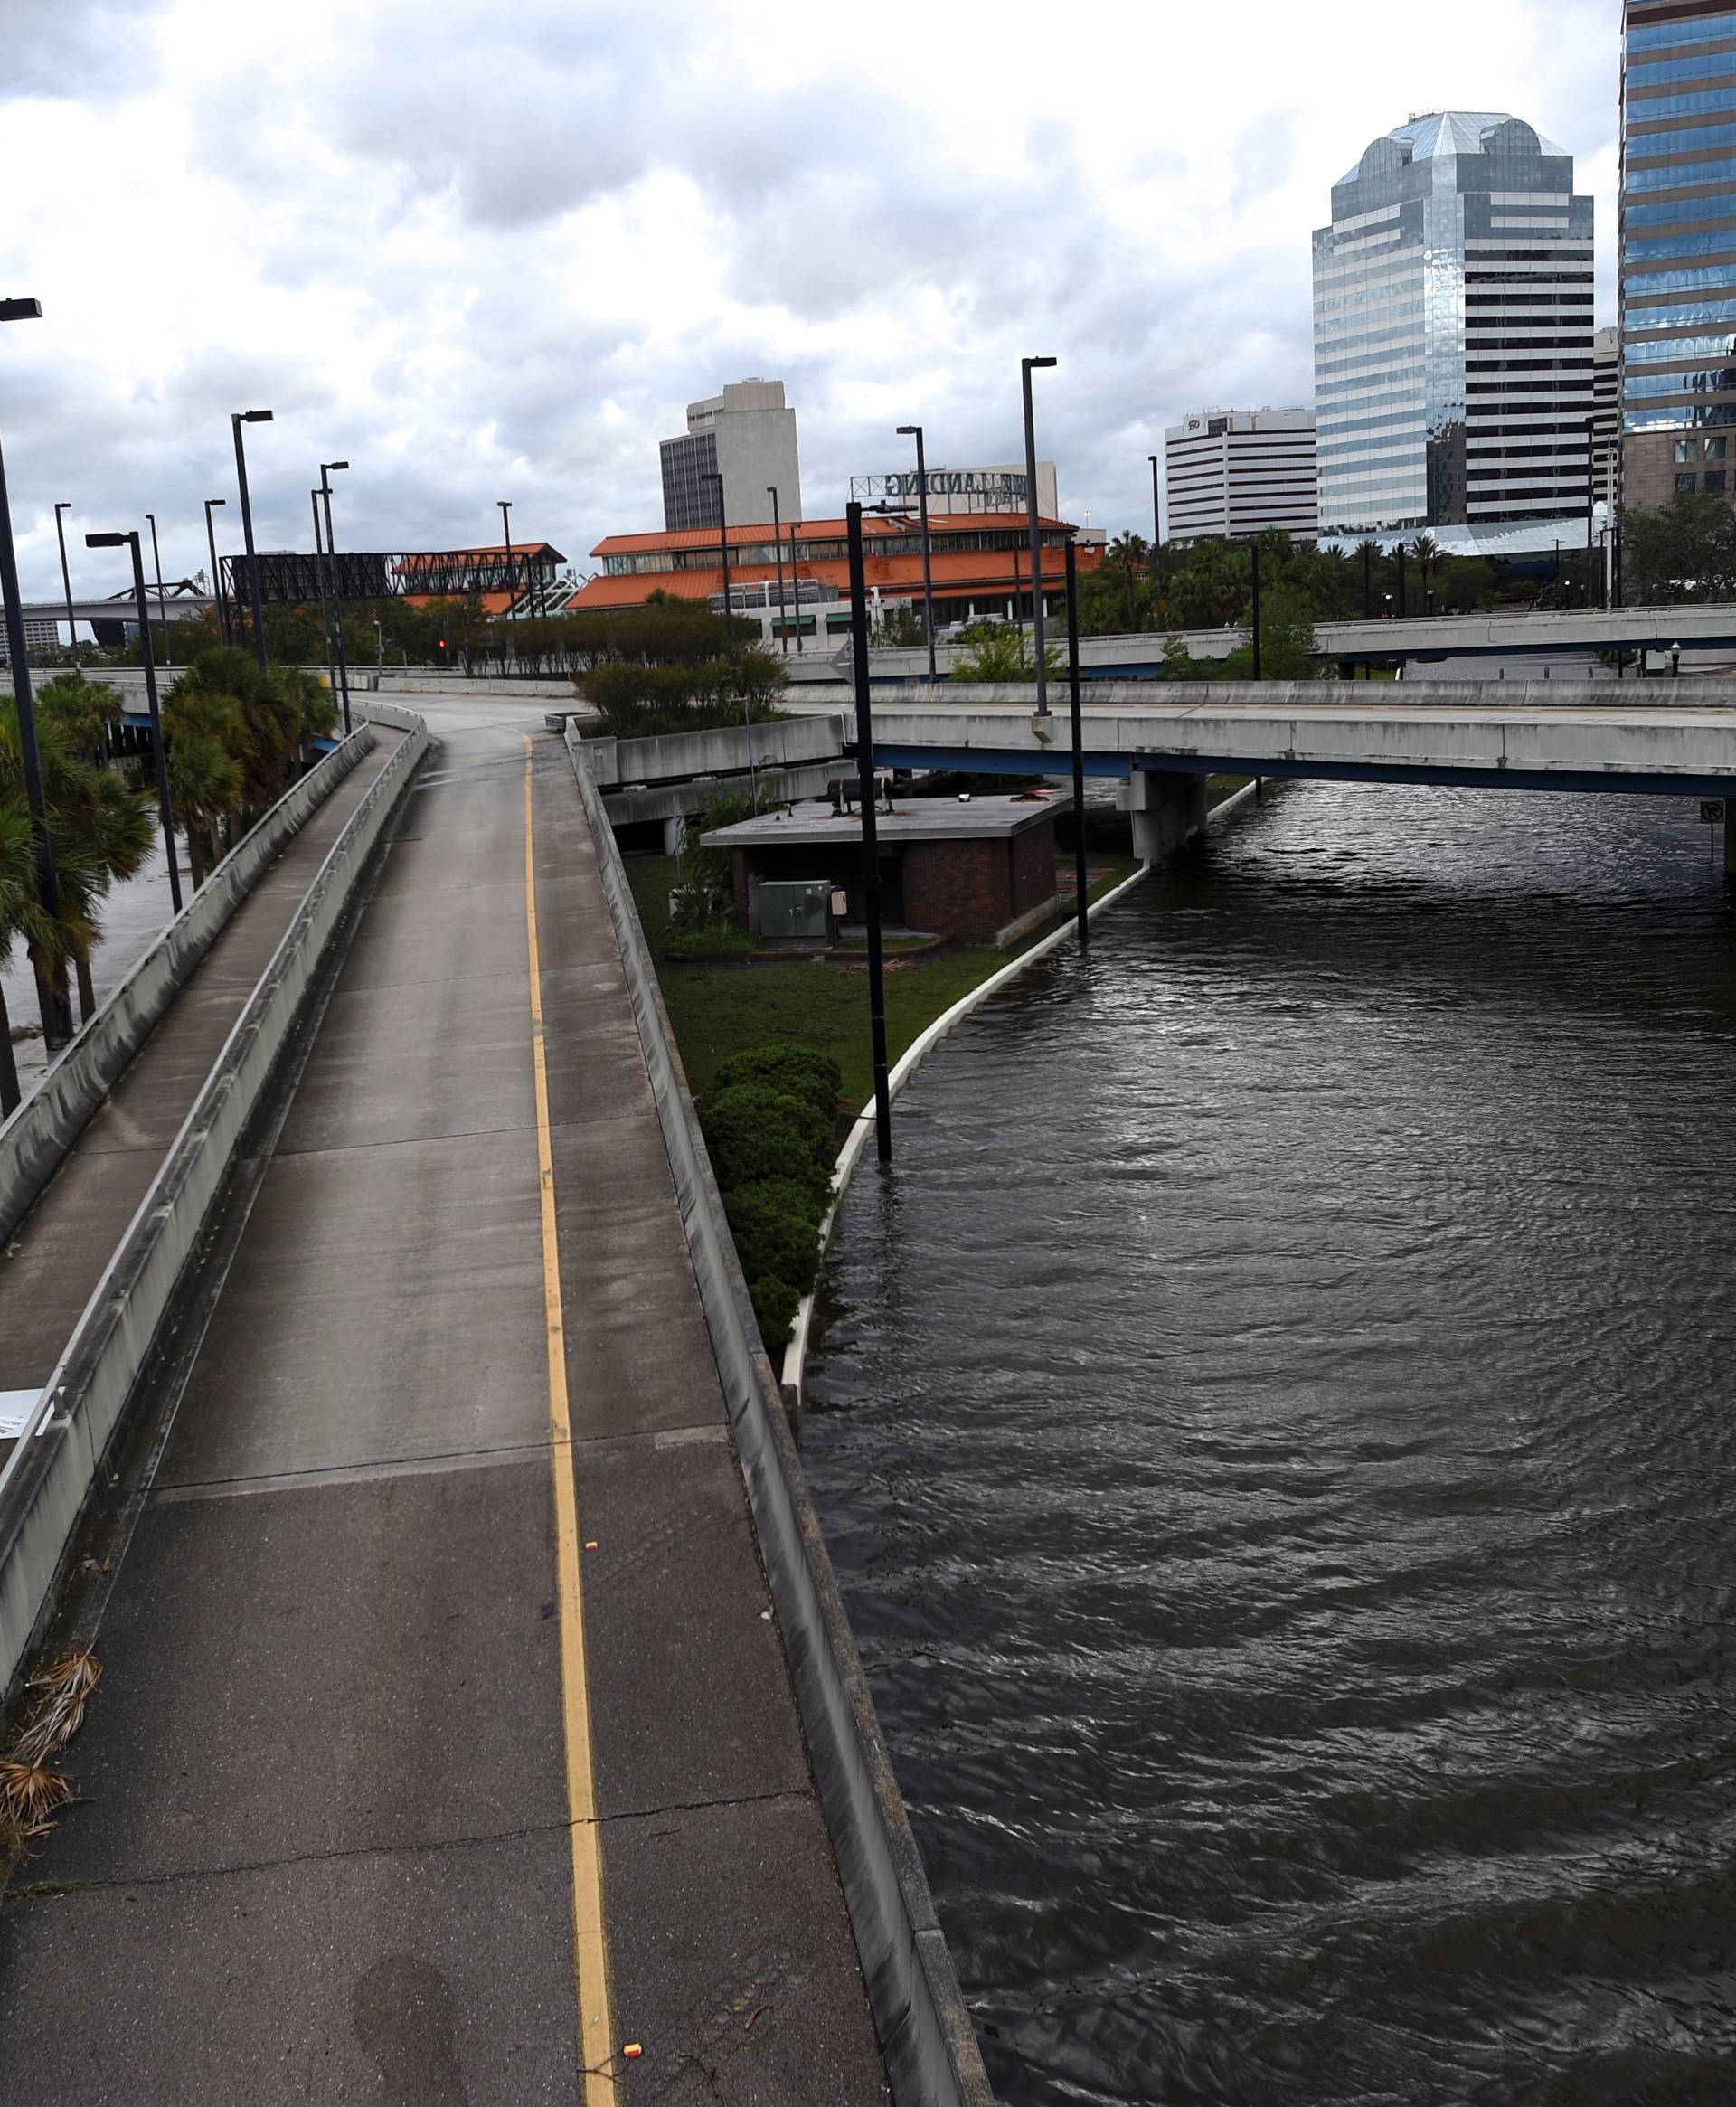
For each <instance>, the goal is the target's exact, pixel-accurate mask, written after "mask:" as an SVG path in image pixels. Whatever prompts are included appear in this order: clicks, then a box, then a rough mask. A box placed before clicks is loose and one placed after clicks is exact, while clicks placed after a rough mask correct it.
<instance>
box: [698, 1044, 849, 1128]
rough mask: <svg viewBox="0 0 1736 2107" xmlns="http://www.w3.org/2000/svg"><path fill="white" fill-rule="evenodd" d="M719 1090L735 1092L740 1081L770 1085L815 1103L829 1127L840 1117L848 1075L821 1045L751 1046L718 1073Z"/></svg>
mask: <svg viewBox="0 0 1736 2107" xmlns="http://www.w3.org/2000/svg"><path fill="white" fill-rule="evenodd" d="M717 1082H718V1088H719V1089H720V1090H729V1089H731V1088H732V1087H733V1086H734V1085H735V1084H736V1083H739V1082H768V1083H769V1084H770V1085H771V1086H772V1088H773V1089H774V1090H780V1091H784V1092H786V1094H787V1095H788V1096H790V1097H793V1098H802V1099H804V1100H806V1101H809V1102H811V1103H812V1104H813V1105H814V1107H815V1108H816V1110H817V1111H819V1112H820V1113H821V1115H822V1116H823V1117H824V1118H825V1119H826V1121H827V1123H828V1125H830V1124H831V1123H832V1122H833V1121H835V1120H836V1118H837V1116H838V1092H839V1091H840V1090H841V1089H842V1088H843V1087H844V1076H843V1073H842V1072H841V1071H840V1070H839V1067H838V1064H837V1063H836V1062H835V1061H834V1060H833V1058H832V1056H831V1055H830V1054H822V1053H821V1052H820V1050H819V1048H818V1047H817V1046H796V1045H790V1044H780V1045H777V1046H750V1047H749V1048H748V1049H747V1051H746V1052H745V1053H743V1054H731V1056H730V1058H729V1059H728V1060H727V1061H726V1062H724V1063H723V1064H722V1067H721V1068H720V1069H719V1070H718V1072H717Z"/></svg>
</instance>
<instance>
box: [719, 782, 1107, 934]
mask: <svg viewBox="0 0 1736 2107" xmlns="http://www.w3.org/2000/svg"><path fill="white" fill-rule="evenodd" d="M1071 804H1072V799H1071V797H1070V796H1069V795H1068V794H1067V793H1066V792H1064V791H1061V790H1025V791H1018V792H1014V793H1013V794H1012V795H1010V796H1005V797H986V798H967V799H966V798H894V799H893V809H892V811H890V812H888V811H886V810H885V809H884V808H882V809H881V811H880V813H879V817H878V819H877V822H876V825H877V831H878V840H879V846H880V865H881V870H880V883H881V916H882V921H884V922H885V923H886V924H887V925H888V926H890V927H894V928H897V927H902V928H906V929H910V930H920V931H924V932H927V933H931V934H933V935H935V936H941V937H946V938H948V940H951V941H952V942H954V943H960V944H996V945H1000V944H1011V943H1016V942H1017V941H1018V940H1019V938H1021V937H1022V936H1024V935H1026V934H1028V933H1029V932H1030V931H1032V930H1033V929H1037V928H1039V927H1041V925H1042V924H1043V922H1044V921H1047V920H1048V919H1049V918H1050V917H1051V916H1052V914H1054V912H1056V908H1057V903H1058V902H1057V893H1056V886H1055V821H1056V818H1057V817H1058V816H1059V815H1060V814H1061V813H1062V812H1065V811H1067V810H1069V809H1070V808H1071ZM703 839H704V843H705V846H706V847H707V848H726V849H728V850H729V851H730V854H731V869H732V874H733V879H734V888H735V909H736V914H737V917H738V919H739V920H740V921H741V922H742V923H743V924H744V926H746V927H747V928H749V929H754V930H758V929H759V928H760V917H759V913H758V906H759V893H760V887H761V885H763V884H767V883H770V884H794V883H815V882H821V881H823V882H824V883H826V884H827V885H829V886H831V887H833V888H835V890H836V891H837V892H839V893H843V894H844V899H845V902H846V905H845V909H844V916H843V917H842V919H844V920H846V921H861V920H862V918H863V913H864V912H865V905H864V901H863V862H862V814H861V810H860V808H857V807H852V808H849V809H848V810H846V811H844V812H842V813H840V812H837V811H835V810H834V809H833V808H832V807H831V806H830V805H829V804H818V803H816V804H806V805H795V806H791V807H790V808H788V810H787V811H782V812H762V813H761V814H760V817H758V818H757V819H744V820H742V821H741V823H740V824H739V825H737V826H735V827H720V828H718V829H717V831H716V832H715V833H712V834H708V835H706V836H704V837H703Z"/></svg>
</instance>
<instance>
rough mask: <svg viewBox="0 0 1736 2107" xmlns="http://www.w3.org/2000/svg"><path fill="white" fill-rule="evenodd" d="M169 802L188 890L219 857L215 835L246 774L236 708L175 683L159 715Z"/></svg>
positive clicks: (243, 731) (228, 699) (242, 725)
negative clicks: (182, 842)
mask: <svg viewBox="0 0 1736 2107" xmlns="http://www.w3.org/2000/svg"><path fill="white" fill-rule="evenodd" d="M163 733H164V742H165V747H166V749H167V761H168V773H169V803H170V805H171V806H172V807H173V808H174V809H175V813H176V814H177V816H178V817H179V818H180V821H181V825H182V827H183V828H184V831H185V833H186V837H187V861H188V863H189V864H190V865H192V867H193V884H194V886H195V887H196V886H199V885H203V883H204V882H205V874H206V872H207V870H208V869H209V868H210V867H211V866H212V865H214V864H215V863H216V862H217V860H218V856H219V855H220V853H221V852H220V851H219V849H218V846H217V842H218V830H219V828H220V827H222V825H223V823H224V822H225V821H227V820H228V819H229V818H230V817H231V814H232V813H233V812H234V811H235V809H236V808H237V807H238V806H239V805H240V804H241V799H242V797H243V794H244V792H245V790H246V785H247V770H246V768H245V766H244V765H243V763H242V761H241V749H242V748H243V744H244V742H245V739H246V735H247V728H246V721H245V719H244V718H243V717H242V715H241V704H240V703H239V702H237V701H236V700H235V698H234V697H233V696H232V695H225V694H213V693H211V692H209V691H207V690H205V689H203V688H201V687H200V686H198V685H195V684H193V683H191V682H189V681H185V680H180V681H177V682H176V683H175V686H174V688H173V689H172V690H171V691H170V694H169V697H168V700H167V702H166V703H165V705H164V710H163Z"/></svg>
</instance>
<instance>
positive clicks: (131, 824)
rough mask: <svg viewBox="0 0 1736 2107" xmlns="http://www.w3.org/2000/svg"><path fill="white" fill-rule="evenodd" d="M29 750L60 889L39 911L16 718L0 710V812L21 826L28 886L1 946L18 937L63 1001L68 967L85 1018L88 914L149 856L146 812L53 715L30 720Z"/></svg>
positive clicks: (17, 899)
mask: <svg viewBox="0 0 1736 2107" xmlns="http://www.w3.org/2000/svg"><path fill="white" fill-rule="evenodd" d="M72 736H73V737H77V736H79V734H78V733H76V732H74V733H73V734H72ZM37 746H38V750H39V751H40V754H41V757H42V788H43V791H44V793H45V795H46V798H47V801H48V831H49V840H50V842H51V844H52V847H53V851H54V869H55V875H56V878H57V880H58V882H59V891H60V906H59V911H58V912H57V913H55V914H53V915H49V914H47V913H45V912H43V910H42V905H41V902H40V901H39V899H38V897H37V893H36V882H35V832H34V827H33V824H32V822H31V819H30V808H29V804H28V801H27V798H26V795H25V788H24V752H23V747H22V744H21V742H20V740H19V736H18V717H17V712H16V710H15V708H14V707H13V706H12V705H11V704H10V703H9V702H8V703H6V704H0V813H5V814H7V815H10V816H11V817H14V818H22V821H23V824H24V828H25V830H26V832H27V834H28V836H29V841H30V850H31V853H30V859H29V873H28V879H27V883H25V886H24V891H23V892H22V893H19V892H17V891H16V890H15V889H14V892H13V893H12V895H11V906H10V909H9V910H8V911H7V912H6V914H5V920H4V922H3V923H0V940H3V941H4V943H5V945H6V946H8V947H9V946H10V943H11V942H12V940H14V939H16V938H18V937H22V938H23V939H24V948H25V950H26V951H27V952H28V953H29V955H30V960H31V964H32V966H33V968H34V969H35V972H36V976H37V978H38V980H39V981H40V982H42V984H44V985H45V986H46V987H50V988H52V990H53V992H54V993H55V994H56V995H57V996H59V997H64V996H65V994H66V989H67V980H68V977H69V968H76V969H77V971H78V975H79V994H80V1006H81V1007H82V1009H83V1012H84V1016H85V1018H86V1019H87V1020H88V1019H89V1017H90V1013H91V1011H92V1010H93V1009H94V1008H95V1007H96V995H95V990H94V988H93V987H92V986H91V982H90V948H91V946H92V945H93V944H94V943H95V941H96V939H97V923H96V919H95V911H96V908H97V906H98V904H99V902H101V900H102V898H103V896H104V895H105V894H106V893H108V891H109V887H110V886H111V885H112V884H113V883H114V881H115V880H116V879H117V878H127V877H131V876H132V875H133V874H134V873H135V872H136V871H137V869H138V868H139V866H140V865H141V864H143V862H144V860H145V858H146V855H147V854H148V853H149V849H150V816H149V808H148V805H147V803H146V798H145V795H144V794H143V793H141V792H138V791H135V790H131V789H128V788H127V786H126V785H125V784H124V783H123V782H122V781H121V780H120V779H119V778H118V777H117V776H114V775H112V774H111V773H110V772H109V770H107V769H106V768H103V767H100V766H99V765H97V764H96V763H94V762H92V761H90V760H88V759H87V758H86V757H85V755H84V754H83V753H81V752H80V751H78V750H77V749H76V748H75V747H73V746H72V745H71V744H70V743H69V734H68V732H67V730H66V726H65V722H64V720H63V719H61V717H60V716H59V715H58V714H57V713H55V712H52V711H49V712H45V713H43V714H42V716H41V717H40V718H39V719H38V722H37Z"/></svg>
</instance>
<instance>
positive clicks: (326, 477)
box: [319, 461, 351, 739]
mask: <svg viewBox="0 0 1736 2107" xmlns="http://www.w3.org/2000/svg"><path fill="white" fill-rule="evenodd" d="M349 465H350V464H349V463H348V462H347V461H322V462H321V463H320V464H319V491H320V496H322V497H323V498H324V499H325V561H326V562H327V564H329V565H330V567H331V573H332V635H333V638H335V642H336V644H337V685H338V688H339V690H340V691H341V693H342V694H343V697H344V738H345V739H347V738H348V737H349V735H350V730H351V726H350V662H349V660H348V659H347V658H346V657H344V595H343V592H342V591H340V589H339V580H338V575H337V543H336V542H335V541H334V540H333V538H332V480H331V478H332V470H333V469H334V468H348V467H349Z"/></svg>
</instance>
